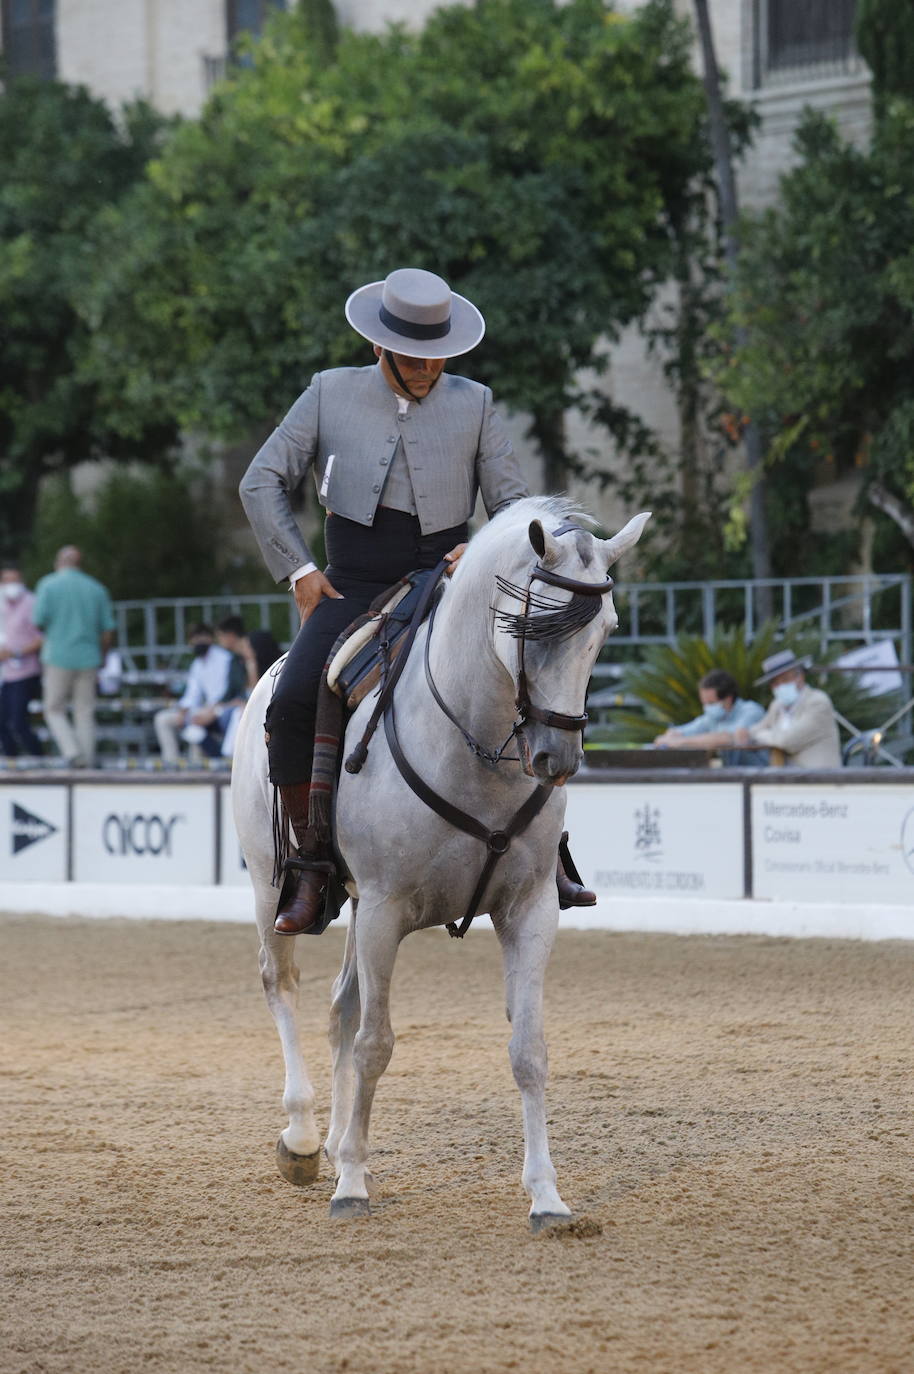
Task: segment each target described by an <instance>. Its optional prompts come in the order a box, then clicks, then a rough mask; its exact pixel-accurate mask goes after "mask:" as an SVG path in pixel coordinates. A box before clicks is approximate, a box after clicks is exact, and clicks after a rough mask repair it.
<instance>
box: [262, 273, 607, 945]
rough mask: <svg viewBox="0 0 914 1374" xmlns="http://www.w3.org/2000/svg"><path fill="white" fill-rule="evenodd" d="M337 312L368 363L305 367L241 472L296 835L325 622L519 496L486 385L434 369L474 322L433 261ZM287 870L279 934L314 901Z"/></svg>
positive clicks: (271, 738) (275, 725)
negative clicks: (317, 510)
mask: <svg viewBox="0 0 914 1374" xmlns="http://www.w3.org/2000/svg"><path fill="white" fill-rule="evenodd" d="M346 318H347V320H348V321H349V323H350V324H351V325H352V327H353V329H355V330H356V332H357V333H359V334H361V335H362V337H363V338H365V339H367V340H368V341H369V343H371V344H373V345H374V353H375V357H376V358H377V363H376V364H375V365H374V366H368V367H360V368H353V367H341V368H334V369H332V370H331V371H328V372H318V373H317V374H316V375H315V376H314V378H313V379H312V381H311V385H310V386H309V387H308V389H307V391H305V392H304V393H303V395H301V396H299V398H298V400H297V401H296V402H295V404H294V405H293V407H292V409H291V410H290V411H289V413H288V415H287V416H286V417H285V419H284V420H283V421H282V422H281V424H280V425H279V427H278V428H277V429H276V430H274V431H273V433H272V434H271V436H270V437H269V439H268V440H267V441H266V443H265V444H264V446H263V447H262V448H261V450H260V452H259V453H258V454H257V455H256V457H255V458H254V460H253V462H252V463H251V466H250V467H249V469H248V471H247V473H246V474H245V476H244V479H243V481H242V483H241V500H242V502H243V504H244V508H245V511H246V512H247V515H248V519H249V520H250V522H251V525H252V527H253V530H254V533H255V535H256V536H257V540H258V542H259V544H260V547H261V550H262V551H263V556H264V558H265V560H266V563H267V566H268V568H269V569H270V571H271V573H272V574H273V576H274V577H275V578H276V580H277V582H282V581H284V580H285V579H286V578H288V579H289V582H290V583H291V586H292V590H293V593H294V595H295V601H296V604H297V606H298V609H299V611H300V613H301V617H302V627H301V630H300V631H299V634H298V636H297V638H296V640H295V643H294V644H293V645H292V648H291V649H290V651H289V655H288V658H287V659H286V664H285V667H284V668H283V671H282V673H281V674H280V677H279V680H278V682H277V685H276V691H275V693H274V695H273V700H272V701H271V703H270V707H269V710H268V711H267V718H266V731H267V744H268V752H269V759H270V780H271V782H272V783H273V784H274V785H275V786H276V787H278V789H279V793H280V796H281V798H282V803H283V806H284V808H285V811H286V813H287V814H288V816H289V819H290V821H291V824H292V829H293V832H294V834H295V838H296V841H297V842H298V844H299V845H303V844H304V843H305V834H306V831H307V826H308V796H309V786H310V779H311V764H312V757H313V748H314V722H315V711H316V704H317V692H318V687H319V684H320V675H321V670H322V668H323V665H324V662H325V661H326V658H327V654H328V652H329V650H330V648H331V647H332V645H333V643H334V641H335V640H336V638H337V636H338V635H339V634H340V633H341V631H342V630H344V629H345V628H346V626H347V625H349V624H350V623H351V622H352V621H353V620H354V619H355V618H356V617H357V616H358V615H360V614H362V613H363V612H364V611H366V610H367V609H368V607H369V605H370V604H371V602H372V601H373V600H374V599H375V597H377V596H378V595H379V594H380V593H381V592H383V591H384V590H385V589H386V588H387V587H390V586H391V585H392V584H393V583H395V582H397V581H398V580H399V579H400V578H401V577H403V576H404V575H405V574H406V573H408V572H411V571H412V570H414V569H416V568H432V567H434V566H435V564H436V563H438V562H439V561H440V560H441V559H442V558H447V559H448V561H449V562H450V563H452V564H453V563H456V562H457V560H458V559H459V558H460V555H461V554H462V552H463V550H464V548H465V546H466V540H467V537H468V531H467V522H468V520H469V518H470V516H471V515H472V513H473V508H474V506H475V504H476V496H477V492H479V493H481V494H482V499H483V503H484V505H485V508H486V511H487V512H488V514H489V515H490V516H491V515H494V514H495V513H496V512H497V511H499V510H501V509H502V507H503V506H506V505H509V504H510V503H511V502H512V501H516V500H518V499H519V498H520V497H522V496H526V495H527V494H528V493H527V487H526V485H525V483H524V481H523V478H522V477H521V474H520V470H519V468H518V464H517V460H516V458H515V456H514V452H513V449H512V447H511V442H510V440H509V438H508V436H507V434H506V432H505V430H504V428H503V426H502V423H501V421H500V419H499V418H498V415H497V414H496V412H495V408H494V405H493V402H492V393H491V391H490V390H489V388H488V387H486V386H481V385H480V384H479V383H478V382H472V381H470V380H469V379H468V378H466V377H459V376H454V375H452V374H450V373H447V372H445V370H444V367H445V363H446V362H447V359H448V358H455V357H458V356H459V355H461V354H463V353H468V352H469V351H470V349H472V348H475V347H476V345H477V344H478V343H479V341H480V339H481V338H482V336H483V334H484V333H485V321H484V320H483V318H482V315H481V314H480V313H479V311H478V310H477V309H476V307H475V306H474V305H473V304H471V302H470V301H468V300H466V299H465V298H464V297H463V296H458V295H457V294H456V292H453V291H451V289H450V288H449V286H448V284H447V282H445V281H443V280H442V278H441V277H438V276H436V275H435V274H434V273H433V272H425V271H421V270H419V269H417V268H401V269H399V270H398V271H395V272H391V274H390V275H389V276H388V277H387V278H386V280H384V281H376V282H370V283H369V284H368V285H367V286H362V287H360V288H359V290H357V291H354V292H353V293H352V295H351V296H350V297H349V299H348V301H347V302H346ZM309 469H313V471H314V479H315V483H316V486H317V493H318V500H319V501H320V503H321V505H322V506H324V507H325V509H326V511H327V517H326V523H325V526H324V534H325V540H326V548H327V557H328V560H329V562H328V566H327V567H326V568H325V569H324V570H323V571H321V570H320V569H319V568H318V567H317V566H316V564H315V562H314V559H313V558H312V556H311V552H310V550H309V549H308V546H307V544H306V543H305V541H304V539H303V538H302V534H301V531H300V530H299V528H298V524H297V523H296V520H295V518H294V516H293V514H292V509H291V506H290V503H289V494H290V492H292V491H294V490H295V489H296V487H297V486H298V485H299V483H300V482H301V481H302V479H303V478H304V477H305V475H306V474H307V472H308V470H309ZM293 872H294V876H295V882H294V883H290V882H288V881H287V883H286V885H285V887H284V889H283V894H284V895H283V899H282V902H281V906H280V910H279V911H278V913H277V917H276V927H275V928H276V930H277V932H278V933H280V934H283V935H297V934H299V933H300V932H301V931H304V930H307V929H309V928H310V927H311V926H312V925H313V924H314V923H315V921H316V920H317V918H318V916H319V915H320V912H321V909H322V906H323V892H324V885H325V882H326V879H325V878H324V875H323V874H321V873H318V872H313V871H308V870H305V871H302V870H294V871H293ZM558 881H559V884H560V897H561V899H562V904H563V905H572V904H573V905H588V906H589V905H592V904H593V903H594V902H595V901H596V898H595V897H594V895H593V893H589V892H586V891H585V890H584V889H583V888H582V887H581V886H580V885H579V884H576V883H572V882H571V881H570V880H569V879H568V878H567V877H565V875H564V872H561V871H560V872H559V874H558ZM290 888H291V889H292V891H291V893H290Z"/></svg>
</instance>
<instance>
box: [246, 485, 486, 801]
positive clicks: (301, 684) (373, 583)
mask: <svg viewBox="0 0 914 1374" xmlns="http://www.w3.org/2000/svg"><path fill="white" fill-rule="evenodd" d="M324 536H325V539H326V544H327V558H328V560H329V561H328V565H327V569H326V576H327V578H328V579H329V581H330V582H331V583H332V584H333V586H334V588H335V589H336V590H337V591H338V592H340V593H341V595H342V600H337V599H336V598H333V597H324V598H322V600H321V601H319V602H318V604H317V606H316V607H315V608H314V610H313V611H312V613H311V615H310V616H309V617H308V619H307V620H306V621H305V623H304V625H302V627H301V629H300V630H299V632H298V635H297V636H296V639H295V643H294V644H293V645H292V647H291V649H290V650H289V654H288V657H287V659H286V662H285V665H284V667H283V670H282V672H281V673H280V675H279V680H278V681H277V683H276V690H275V692H274V693H273V700H272V701H271V702H270V705H269V707H268V708H267V717H266V722H265V728H266V731H267V749H268V753H269V756H270V781H271V782H272V783H275V784H277V785H279V786H286V785H287V784H289V783H298V782H310V781H311V761H312V757H313V753H314V720H315V715H316V712H317V694H318V688H319V687H320V680H321V672H322V670H323V667H324V664H325V663H326V661H327V655H328V654H329V652H330V650H331V649H332V647H333V644H334V641H335V640H336V638H337V637H338V635H339V634H340V633H341V632H342V631H343V630H345V628H346V626H347V625H350V624H351V623H352V621H353V620H355V619H356V618H357V617H358V616H360V615H362V614H364V612H365V611H367V610H368V608H369V606H370V605H371V603H372V601H374V599H375V597H377V596H380V594H381V593H382V592H383V591H386V589H387V588H388V587H391V586H393V584H394V583H395V582H398V581H399V580H400V578H401V577H405V576H406V574H407V573H409V572H412V571H413V570H414V569H415V568H433V567H434V566H435V564H436V563H438V562H440V560H441V559H442V558H443V557H444V555H445V554H446V553H449V552H450V550H451V549H452V548H454V546H455V545H456V544H462V543H463V542H464V540H465V539H466V538H467V527H466V525H458V526H455V527H454V528H453V529H448V530H438V531H437V532H436V533H435V534H426V535H423V533H422V531H421V529H420V527H419V521H418V519H417V517H416V516H414V515H407V514H406V512H405V511H398V510H388V509H387V507H385V506H381V507H379V509H378V511H377V514H376V515H375V520H374V524H373V525H357V524H356V523H355V522H354V521H352V520H345V519H344V518H343V517H342V516H340V515H328V516H327V523H326V525H325V527H324Z"/></svg>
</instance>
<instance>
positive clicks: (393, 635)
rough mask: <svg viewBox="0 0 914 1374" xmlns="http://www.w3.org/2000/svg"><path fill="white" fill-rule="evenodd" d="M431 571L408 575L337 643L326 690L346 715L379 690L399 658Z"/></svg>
mask: <svg viewBox="0 0 914 1374" xmlns="http://www.w3.org/2000/svg"><path fill="white" fill-rule="evenodd" d="M433 571H434V570H433V569H429V570H427V571H426V570H419V571H417V572H411V573H408V574H407V575H406V577H404V578H403V579H402V580H401V581H400V582H398V583H397V584H396V585H395V586H394V587H391V588H390V589H389V590H388V591H386V592H383V593H382V595H381V596H380V597H379V598H378V600H377V601H376V602H375V603H374V604H373V606H372V608H371V610H370V611H369V612H368V616H367V617H363V618H360V619H359V620H356V621H355V622H354V624H352V625H350V626H349V627H348V629H346V630H345V631H344V636H343V638H342V641H341V640H337V642H336V644H335V645H334V647H333V649H332V650H331V654H330V658H329V659H328V661H327V686H328V687H329V688H330V691H331V692H334V693H335V694H336V695H337V696H338V697H339V698H340V700H341V701H343V702H344V703H345V705H346V709H347V710H348V711H354V710H355V708H356V707H357V706H358V704H359V702H361V701H363V700H364V698H365V697H366V696H367V695H368V693H369V692H371V691H373V690H374V688H375V687H377V686H378V683H379V682H380V681H381V679H382V677H386V675H387V673H388V672H389V670H390V667H391V665H392V664H393V663H394V661H395V660H396V658H397V657H398V656H399V654H400V651H401V649H402V648H403V647H404V644H405V642H406V633H407V631H408V630H409V627H410V625H411V623H412V620H413V616H414V615H415V613H416V610H417V608H418V606H419V603H420V601H421V600H422V595H423V592H424V591H425V589H426V587H427V584H428V580H429V578H430V577H431V576H432V573H433ZM423 618H424V617H423Z"/></svg>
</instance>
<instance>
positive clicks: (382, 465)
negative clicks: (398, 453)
mask: <svg viewBox="0 0 914 1374" xmlns="http://www.w3.org/2000/svg"><path fill="white" fill-rule="evenodd" d="M389 462H390V459H389V458H382V459H381V467H382V468H383V467H386V466H387V464H388V463H389Z"/></svg>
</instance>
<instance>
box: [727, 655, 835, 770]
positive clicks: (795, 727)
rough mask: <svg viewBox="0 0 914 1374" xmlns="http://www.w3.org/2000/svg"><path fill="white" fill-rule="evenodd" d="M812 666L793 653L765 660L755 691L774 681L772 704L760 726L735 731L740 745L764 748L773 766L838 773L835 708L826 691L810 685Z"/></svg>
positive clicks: (772, 684)
mask: <svg viewBox="0 0 914 1374" xmlns="http://www.w3.org/2000/svg"><path fill="white" fill-rule="evenodd" d="M808 666H809V661H808V660H807V659H799V658H797V656H796V654H795V653H794V652H793V650H792V649H781V650H780V651H779V652H778V653H776V654H771V655H770V657H768V658H766V659H765V660H764V662H763V663H762V669H763V672H762V676H761V677H760V678H758V679H757V681H756V686H761V684H762V683H764V682H770V683H771V690H772V693H773V696H774V700H773V701H772V703H771V705H770V706H769V707H768V710H767V711H766V713H765V715H764V716H763V717H762V719H761V720H760V721H759V722H758V724H757V725H752V726H750V727H749V728H748V729H747V730H738V731H737V732H736V742H737V744H753V743H754V744H762V745H766V746H767V747H768V748H770V749H771V751H772V755H771V762H772V763H773V764H776V765H782V764H783V766H784V767H787V768H840V767H841V743H840V740H839V738H838V723H837V721H836V720H835V709H834V707H833V706H832V704H831V700H830V698H829V697H828V696H826V694H825V692H821V691H819V689H818V688H817V687H810V686H809V685H808V683H807V681H806V668H807V667H808Z"/></svg>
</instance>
